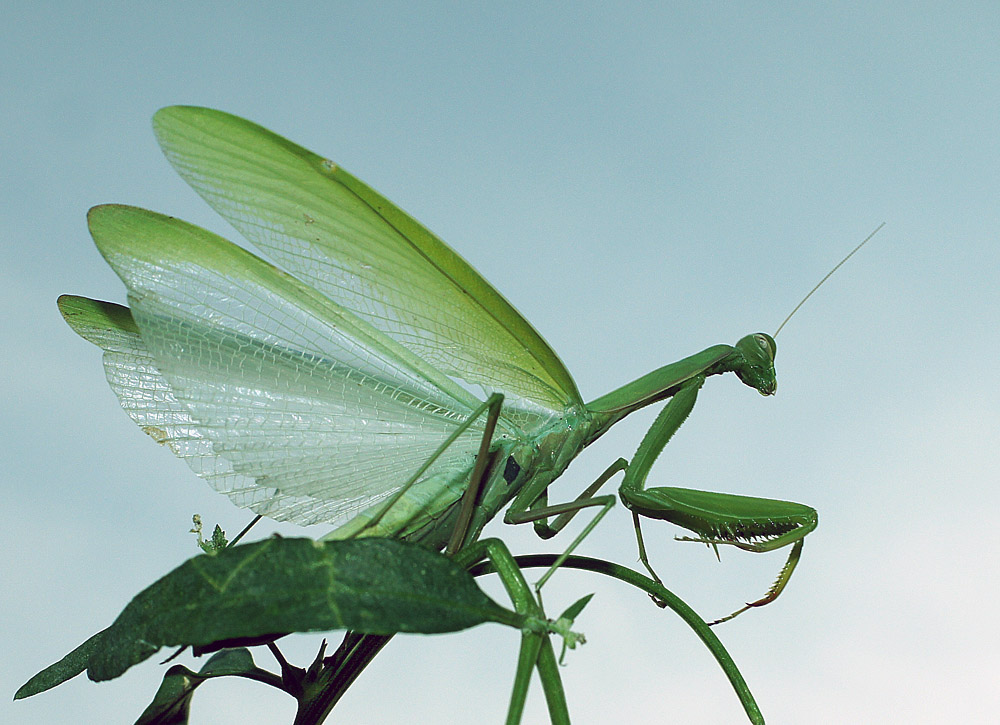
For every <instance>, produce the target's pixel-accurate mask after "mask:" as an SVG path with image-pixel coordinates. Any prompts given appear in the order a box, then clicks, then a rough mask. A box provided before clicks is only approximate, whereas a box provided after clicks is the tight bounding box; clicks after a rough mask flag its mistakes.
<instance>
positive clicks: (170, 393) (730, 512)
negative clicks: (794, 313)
mask: <svg viewBox="0 0 1000 725" xmlns="http://www.w3.org/2000/svg"><path fill="white" fill-rule="evenodd" d="M154 127H155V131H156V134H157V137H158V139H159V141H160V144H161V146H162V147H163V149H164V152H165V153H166V155H167V158H168V159H169V160H170V161H171V163H172V164H173V165H174V167H175V168H176V169H177V171H178V172H179V173H180V174H181V175H182V176H183V177H184V178H185V179H186V180H187V181H188V182H189V183H190V184H191V185H192V186H193V187H194V188H195V190H196V191H197V192H198V193H199V194H201V195H202V196H203V197H204V198H205V200H206V201H207V202H208V203H209V204H210V205H211V206H213V207H214V208H215V209H216V210H217V211H218V212H219V213H221V214H222V215H223V216H224V217H225V218H226V219H228V220H229V221H230V222H231V223H232V224H233V225H234V226H235V227H236V228H237V229H238V230H239V231H240V232H242V233H243V235H244V236H246V237H247V238H248V239H249V240H250V241H251V242H253V243H254V244H255V245H256V246H257V247H258V248H260V249H261V250H262V251H263V252H264V253H266V254H267V255H268V256H269V257H270V258H271V259H273V260H274V262H275V263H276V264H277V265H279V266H280V267H281V268H283V269H279V268H278V267H276V266H274V265H272V264H271V263H269V262H266V261H264V260H263V259H261V258H260V257H257V256H255V255H253V254H251V253H250V252H247V251H246V250H243V249H241V248H240V247H237V246H236V245H233V244H231V243H230V242H228V241H226V240H224V239H222V238H220V237H218V236H216V235H214V234H212V233H210V232H207V231H205V230H203V229H200V228H197V227H194V226H192V225H190V224H187V223H185V222H182V221H179V220H177V219H174V218H171V217H167V216H163V215H160V214H157V213H154V212H150V211H146V210H143V209H138V208H134V207H126V206H115V205H108V206H101V207H95V208H94V209H93V210H91V212H90V215H89V224H90V230H91V234H92V236H93V238H94V240H95V242H96V243H97V246H98V248H99V250H100V251H101V254H102V255H104V257H105V259H106V260H107V261H108V263H109V264H110V265H111V266H112V268H113V269H114V270H115V272H116V273H117V274H118V275H119V276H120V277H121V279H122V281H123V282H124V283H125V285H126V287H127V288H128V300H129V308H126V307H122V306H119V305H114V304H112V303H106V302H98V301H94V300H89V299H86V298H81V297H71V296H64V297H62V298H60V301H59V305H60V309H61V310H62V313H63V315H64V316H65V318H66V320H67V321H68V322H69V324H70V325H71V326H72V327H73V329H74V330H76V332H78V333H79V334H81V335H82V336H83V337H85V338H86V339H88V340H90V341H91V342H94V343H96V344H97V345H99V346H100V347H102V348H103V349H104V350H105V356H104V360H105V367H106V371H107V376H108V380H109V382H110V384H111V386H112V388H113V389H114V391H115V393H116V394H117V395H118V397H119V399H120V401H121V403H122V406H123V407H124V408H125V410H126V411H127V412H128V413H129V415H130V416H131V417H132V418H133V420H134V421H135V422H136V423H137V424H138V425H139V426H140V427H141V428H142V429H143V430H144V431H145V432H147V433H148V434H149V435H150V436H152V437H153V438H154V439H155V440H156V441H157V442H159V443H161V444H164V445H167V446H168V447H169V448H170V449H171V450H172V451H173V452H174V453H175V454H176V455H178V456H180V457H181V458H183V459H184V460H185V461H186V462H188V463H189V464H190V465H191V466H192V468H194V469H195V471H196V472H197V473H198V474H199V475H201V476H202V477H204V478H206V479H207V480H208V481H209V482H210V483H211V484H212V485H213V486H214V487H215V488H217V489H218V490H220V491H222V492H224V493H226V494H227V495H229V496H230V497H231V498H232V499H233V501H234V502H235V503H237V504H238V505H240V506H244V507H247V508H250V509H252V510H253V511H255V512H256V513H258V514H261V515H264V516H268V517H271V518H274V519H279V520H289V521H294V522H297V523H301V524H313V523H321V522H344V523H342V525H341V526H340V527H339V528H338V529H336V530H335V531H334V532H332V533H331V534H330V535H329V536H331V537H333V538H344V537H350V536H398V537H406V538H409V539H412V540H417V541H421V542H424V543H426V544H427V545H429V546H432V547H435V548H443V547H447V551H448V552H449V553H455V552H457V551H459V550H461V549H462V548H463V547H464V546H466V545H468V544H470V543H472V542H474V541H476V540H477V538H478V537H479V535H480V532H481V531H482V529H483V527H484V526H485V525H486V523H487V522H488V521H490V520H491V519H492V518H493V517H494V516H496V515H497V514H498V513H499V512H500V511H501V510H503V509H504V508H505V507H507V511H506V513H505V515H504V521H506V522H507V523H524V522H528V521H531V522H533V523H534V526H535V528H536V531H538V532H539V534H540V535H542V536H550V535H552V534H554V533H556V532H557V531H558V530H560V529H561V528H562V527H563V526H565V525H566V523H567V522H568V521H569V519H570V518H571V517H572V516H573V515H574V514H575V513H576V512H577V511H579V510H580V509H582V508H585V507H589V506H599V507H601V509H602V514H603V512H605V511H607V510H608V509H609V508H610V507H611V506H612V505H613V504H614V497H613V496H611V495H603V496H602V495H597V493H598V491H597V489H598V488H600V486H601V485H602V484H604V483H605V482H606V480H608V479H609V478H610V477H611V476H613V475H614V474H616V473H618V472H621V471H624V472H625V475H624V479H623V481H622V483H621V486H620V488H619V491H618V494H619V497H620V498H621V500H622V501H623V503H624V504H625V505H626V506H627V507H628V508H629V509H630V510H631V511H632V513H633V516H634V519H635V529H636V535H637V539H638V544H639V550H640V556H641V559H642V561H643V562H644V564H645V565H646V567H647V568H649V570H650V572H651V573H652V569H651V568H650V566H649V563H648V561H647V560H646V554H645V549H644V546H643V541H642V536H641V532H640V529H639V519H640V517H647V518H657V519H664V520H667V521H671V522H673V523H675V524H678V525H680V526H683V527H685V528H687V529H689V530H691V531H692V532H693V533H694V534H695V536H694V537H693V540H696V541H702V542H705V543H708V544H711V545H713V546H718V545H720V544H728V545H733V546H737V547H739V548H742V549H746V550H749V551H768V550H772V549H776V548H780V547H783V546H788V545H792V550H791V555H790V557H789V559H788V561H787V563H786V564H785V567H784V569H783V570H782V573H781V575H780V576H779V577H778V581H777V582H776V583H775V585H774V587H772V589H771V591H770V592H769V593H768V594H767V596H765V597H764V598H763V599H762V600H760V601H758V602H754V603H753V605H758V604H762V603H765V601H770V600H772V599H773V598H774V597H776V596H777V595H778V594H779V593H780V591H781V589H782V588H783V587H784V585H785V583H786V582H787V580H788V577H789V576H790V575H791V571H792V569H793V568H794V566H795V563H796V562H797V560H798V556H799V552H800V550H801V547H802V539H803V538H804V537H805V536H806V535H807V534H808V533H809V532H810V531H811V530H812V529H813V528H814V527H815V526H816V521H817V519H816V512H815V511H814V510H813V509H811V508H809V507H807V506H803V505H800V504H794V503H788V502H782V501H773V500H769V499H760V498H751V497H745V496H733V495H729V494H719V493H708V492H702V491H694V490H689V489H678V488H656V487H653V488H647V487H646V479H647V475H648V473H649V471H650V468H651V466H652V464H653V462H654V460H655V458H656V457H657V455H658V454H659V453H660V451H661V450H662V449H663V447H664V446H665V445H666V443H667V442H668V441H669V440H670V438H671V436H672V435H673V434H674V432H675V431H676V430H677V428H678V427H679V426H680V425H681V424H682V423H683V422H684V420H685V419H686V418H687V416H688V414H689V413H690V411H691V409H692V407H693V406H694V404H695V401H696V398H697V395H698V392H699V390H700V389H701V387H702V385H703V384H704V382H705V381H706V379H707V378H709V377H711V376H713V375H718V374H722V373H726V372H733V373H735V374H736V375H737V376H738V377H739V378H740V380H742V381H743V382H744V383H745V384H747V385H748V386H750V387H752V388H754V389H755V390H757V391H758V392H760V393H761V394H762V395H771V394H773V393H774V391H775V388H776V382H775V372H774V357H775V352H776V345H775V341H774V338H773V337H772V336H771V335H768V334H766V333H756V334H752V335H748V336H746V337H744V338H743V339H741V340H740V341H739V342H737V343H736V345H733V346H731V345H716V346H714V347H710V348H708V349H707V350H704V351H702V352H700V353H697V354H695V355H692V356H690V357H687V358H685V359H683V360H681V361H679V362H676V363H672V364H670V365H666V366H664V367H662V368H660V369H659V370H656V371H654V372H652V373H649V374H648V375H645V376H643V377H641V378H639V379H638V380H635V381H633V382H631V383H629V384H627V385H624V386H622V387H620V388H618V389H617V390H615V391H613V392H611V393H608V394H607V395H604V396H601V397H599V398H597V399H596V400H593V401H591V402H589V403H586V402H584V400H583V398H582V397H581V395H580V393H579V391H578V390H577V387H576V384H575V383H574V382H573V379H572V378H571V377H570V375H569V372H568V371H567V370H566V368H565V367H564V365H563V364H562V362H561V361H560V360H559V358H558V357H557V356H556V354H555V352H554V351H553V350H552V349H551V348H550V347H549V346H548V345H547V344H546V343H545V341H544V340H543V339H542V338H541V336H540V335H539V334H538V333H537V332H536V331H535V329H534V328H533V327H532V326H531V325H530V324H529V323H528V322H527V321H526V320H525V319H524V318H523V317H521V315H520V314H519V313H518V312H517V311H516V310H515V309H514V308H513V307H512V306H511V305H510V304H509V303H508V302H507V301H506V300H505V299H504V298H503V297H502V296H501V295H500V294H499V293H498V292H497V291H496V290H495V289H494V288H493V287H492V286H491V285H490V284H489V283H488V282H487V281H486V280H484V279H483V278H482V277H481V276H480V275H479V274H478V273H477V272H476V271H475V270H474V269H473V268H472V267H471V266H470V265H469V264H467V263H466V262H465V261H464V260H463V259H462V258H461V257H459V256H458V255H457V254H456V253H455V252H453V251H452V250H451V249H450V248H449V247H447V246H446V245H445V244H444V243H443V242H441V241H440V240H439V239H437V238H436V237H435V236H434V235H433V234H431V233H430V232H429V231H428V230H426V229H425V228H424V227H423V226H421V225H420V224H419V223H418V222H416V221H415V220H414V219H412V218H411V217H410V216H408V215H407V214H406V213H405V212H403V211H402V210H400V209H399V208H397V207H396V206H395V205H393V204H392V203H391V202H389V201H388V200H387V199H385V198H384V197H383V196H381V195H380V194H378V193H377V192H376V191H374V190H373V189H371V188H370V187H368V186H366V185H365V184H364V183H362V182H361V181H359V180H358V179H356V178H355V177H353V176H352V175H350V174H348V173H347V172H346V171H344V170H343V169H341V168H340V167H338V166H336V165H335V164H333V163H332V162H330V161H329V160H327V159H325V158H323V157H321V156H318V155H316V154H314V153H312V152H310V151H307V150H306V149H304V148H302V147H300V146H297V145H295V144H293V143H291V142H290V141H288V140H286V139H284V138H282V137H280V136H277V135H275V134H273V133H271V132H270V131H267V130H266V129H264V128H262V127H260V126H257V125H256V124H253V123H251V122H249V121H246V120H243V119H241V118H238V117H236V116H232V115H229V114H226V113H222V112H219V111H214V110H209V109H204V108H194V107H169V108H165V109H162V110H161V111H159V112H158V113H157V114H156V116H155V119H154ZM283 270H284V271H283ZM470 388H480V389H482V390H483V391H484V392H485V393H486V395H485V396H484V397H486V400H485V402H484V401H483V399H482V398H480V397H477V396H476V395H474V394H473V393H471V392H470ZM660 401H666V405H665V407H664V408H663V410H662V411H661V413H660V414H659V416H658V417H657V419H656V421H655V423H654V424H653V425H652V427H651V428H650V429H649V431H648V432H647V433H646V435H645V437H644V438H643V440H642V443H641V444H640V446H639V448H638V451H637V452H636V454H635V455H634V456H633V457H632V459H631V461H630V462H628V463H626V462H625V461H624V460H623V459H622V460H620V461H616V462H615V463H613V464H612V465H611V467H609V469H608V471H607V472H606V474H605V475H604V476H602V477H601V478H600V479H598V481H597V482H595V484H594V485H592V486H590V487H589V488H588V489H587V490H586V491H585V492H584V493H583V494H582V495H581V496H580V497H579V498H578V499H576V500H575V501H572V502H569V503H565V504H556V505H549V504H548V503H547V499H546V490H547V487H548V486H549V484H550V483H551V482H552V481H553V480H554V479H555V478H557V477H558V476H560V475H561V474H562V473H563V471H564V470H565V469H566V467H567V466H568V465H569V463H570V462H571V461H572V460H573V458H574V457H575V456H576V455H577V454H578V453H579V452H580V451H581V450H582V449H583V448H584V447H586V446H587V445H589V444H590V443H592V442H593V441H594V440H596V439H597V438H599V437H600V436H601V435H602V434H603V433H604V432H605V431H607V430H608V429H609V428H610V427H611V426H612V425H613V424H614V423H615V422H617V421H619V420H621V419H622V418H624V417H625V416H627V415H628V414H629V413H631V412H633V411H635V410H637V409H639V408H642V407H644V406H646V405H650V404H652V403H656V402H660ZM508 505H509V506H508ZM552 516H556V517H557V518H556V519H555V520H554V521H553V522H552V524H551V525H550V524H549V523H548V518H549V517H552ZM599 517H600V515H599V516H597V517H595V519H594V520H593V521H591V522H590V523H589V524H588V526H587V527H585V529H584V531H583V532H582V533H581V534H580V536H578V537H577V539H576V540H574V542H573V543H572V544H570V546H569V547H567V551H566V554H568V553H569V552H570V551H572V549H573V548H574V547H575V546H576V544H577V543H578V542H579V540H580V539H581V538H582V537H583V536H584V535H586V533H587V532H588V531H589V530H590V529H591V528H592V527H593V525H594V524H595V523H596V521H597V519H598V518H599ZM557 565H558V561H557V562H556V564H554V565H553V568H554V567H555V566H557ZM550 573H551V570H550ZM547 576H548V574H546V575H545V576H544V577H543V579H542V582H544V580H545V579H546V578H547ZM654 577H655V574H654ZM753 605H748V606H753ZM740 611H742V610H740ZM737 613H738V612H737ZM730 616H735V614H734V615H730Z"/></svg>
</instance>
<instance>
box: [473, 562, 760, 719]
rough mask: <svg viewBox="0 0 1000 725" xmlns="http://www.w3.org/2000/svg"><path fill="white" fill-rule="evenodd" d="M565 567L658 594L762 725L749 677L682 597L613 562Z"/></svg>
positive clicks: (486, 567) (485, 569) (483, 566)
mask: <svg viewBox="0 0 1000 725" xmlns="http://www.w3.org/2000/svg"><path fill="white" fill-rule="evenodd" d="M558 556H559V555H558V554H527V555H522V556H515V557H514V561H515V562H517V565H518V566H519V567H521V568H522V569H526V568H529V567H547V566H551V565H552V563H553V562H554V561H555V560H556V559H557V558H558ZM562 566H564V567H567V568H569V569H582V570H584V571H592V572H595V573H597V574H603V575H605V576H609V577H612V578H614V579H618V580H619V581H623V582H625V583H626V584H631V585H632V586H634V587H637V588H639V589H642V590H643V591H644V592H646V593H647V594H651V595H653V596H655V597H656V598H657V599H659V600H660V601H662V602H663V603H664V604H665V605H666V606H667V607H669V608H670V609H672V610H673V611H674V612H676V613H677V615H678V616H679V617H680V618H681V619H683V620H684V622H685V623H687V625H688V626H689V627H691V629H693V630H694V632H695V634H696V635H698V638H699V639H700V640H701V641H702V642H703V643H704V644H705V646H706V647H708V650H709V652H711V653H712V656H713V657H715V660H716V662H718V663H719V666H720V667H721V668H722V671H723V672H724V673H725V674H726V677H727V678H729V683H730V684H731V685H732V687H733V689H734V690H735V691H736V696H737V697H739V698H740V702H741V703H742V704H743V709H744V710H745V711H746V713H747V717H749V718H750V722H752V723H754V725H763V723H764V716H763V715H761V712H760V709H759V708H758V707H757V702H756V701H755V700H754V698H753V695H752V694H751V692H750V688H749V687H748V686H747V683H746V680H744V679H743V675H742V674H740V671H739V668H737V667H736V663H735V662H734V661H733V658H732V657H731V656H730V655H729V652H727V651H726V648H725V647H724V646H723V645H722V642H721V641H719V638H718V637H717V636H716V635H715V633H714V632H713V631H712V629H711V628H710V627H709V626H708V624H707V623H706V622H705V620H704V619H702V618H701V617H699V616H698V614H697V613H696V612H695V611H694V610H693V609H691V607H689V606H688V605H687V604H686V603H685V602H684V601H683V600H682V599H681V598H680V597H678V596H677V595H676V594H674V593H673V592H671V591H670V590H669V589H667V588H666V587H664V586H663V585H662V584H658V583H657V582H655V581H653V580H652V579H650V578H649V577H647V576H643V575H642V574H640V573H639V572H637V571H633V570H632V569H629V568H628V567H625V566H621V565H620V564H615V563H613V562H610V561H605V560H603V559H592V558H590V557H586V556H569V557H567V558H566V560H565V561H564V562H563V563H562ZM493 571H494V569H493V567H492V565H491V564H490V563H489V562H481V563H479V564H476V565H475V566H474V567H472V568H471V569H470V570H469V573H470V574H472V575H473V576H481V575H483V574H489V573H492V572H493Z"/></svg>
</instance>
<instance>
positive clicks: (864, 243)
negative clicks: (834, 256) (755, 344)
mask: <svg viewBox="0 0 1000 725" xmlns="http://www.w3.org/2000/svg"><path fill="white" fill-rule="evenodd" d="M884 226H885V222H882V223H881V224H879V225H878V226H877V227H875V231H873V232H872V233H871V234H869V235H868V236H867V237H865V238H864V241H863V242H861V244H859V245H858V246H856V247H855V248H854V249H852V250H851V251H850V252H849V253H848V254H847V256H846V257H844V258H843V259H842V260H840V261H839V262H837V264H836V265H834V267H833V269H831V270H830V271H829V272H827V273H826V276H825V277H823V279H821V280H820V281H819V282H817V283H816V286H815V287H813V288H812V289H811V290H809V294H807V295H806V296H805V297H803V298H802V301H801V302H799V303H798V304H797V305H795V309H794V310H792V311H791V312H789V313H788V317H786V318H785V319H784V321H782V323H781V324H780V325H778V329H777V330H775V331H774V337H777V336H778V333H779V332H781V328H782V327H784V326H785V324H787V322H788V321H789V320H790V319H792V315H794V314H795V313H796V312H798V311H799V308H800V307H801V306H802V305H804V304H805V303H806V300H807V299H809V298H810V297H812V295H813V292H815V291H816V290H818V289H819V288H820V287H822V286H823V283H824V282H826V281H827V280H828V279H830V276H831V275H832V274H833V273H834V272H836V271H837V270H838V269H840V267H841V265H843V264H844V262H846V261H847V260H848V259H850V258H851V257H853V256H854V253H855V252H857V251H858V250H859V249H861V247H863V246H865V245H866V244H867V243H868V240H869V239H871V238H872V237H874V236H875V235H876V234H878V231H879V229H881V228H882V227H884Z"/></svg>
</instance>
